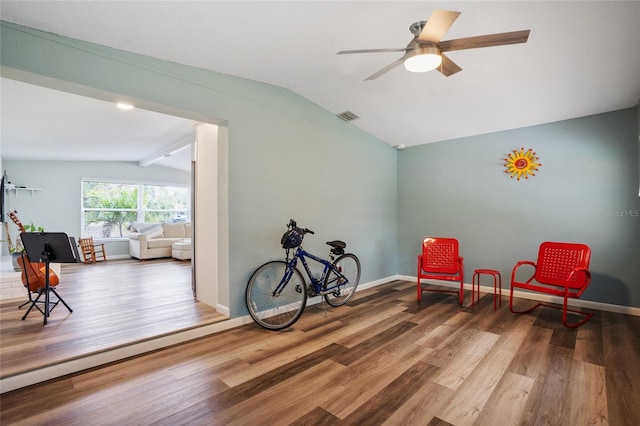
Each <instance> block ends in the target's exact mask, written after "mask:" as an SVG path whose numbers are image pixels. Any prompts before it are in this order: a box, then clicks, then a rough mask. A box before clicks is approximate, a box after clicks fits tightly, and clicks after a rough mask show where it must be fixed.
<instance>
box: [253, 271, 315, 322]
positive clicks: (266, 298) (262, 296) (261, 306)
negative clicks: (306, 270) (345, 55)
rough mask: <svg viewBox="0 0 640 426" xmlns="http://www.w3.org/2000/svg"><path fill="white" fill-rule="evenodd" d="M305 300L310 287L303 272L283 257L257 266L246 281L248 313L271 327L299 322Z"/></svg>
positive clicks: (256, 320)
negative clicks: (291, 265)
mask: <svg viewBox="0 0 640 426" xmlns="http://www.w3.org/2000/svg"><path fill="white" fill-rule="evenodd" d="M286 275H289V276H288V280H287V276H286ZM283 280H286V282H283ZM281 282H282V285H281ZM306 303H307V288H306V284H305V281H304V278H303V277H302V274H301V273H300V271H298V270H297V269H296V268H289V267H288V265H287V263H286V262H283V261H281V260H276V261H272V262H267V263H265V264H264V265H262V266H261V267H259V268H258V269H256V271H255V272H254V273H253V275H251V278H250V279H249V283H248V284H247V293H246V304H247V309H248V310H249V315H251V318H253V320H254V321H255V322H257V323H258V324H259V325H261V326H262V327H264V328H266V329H269V330H281V329H283V328H287V327H289V326H290V325H291V324H293V323H294V322H296V321H297V320H298V318H300V315H302V312H303V311H304V307H305V305H306Z"/></svg>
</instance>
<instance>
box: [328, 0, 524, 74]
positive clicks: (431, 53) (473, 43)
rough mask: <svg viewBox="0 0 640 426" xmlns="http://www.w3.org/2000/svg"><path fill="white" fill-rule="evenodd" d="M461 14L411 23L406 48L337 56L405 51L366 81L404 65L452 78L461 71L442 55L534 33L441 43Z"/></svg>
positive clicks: (445, 12) (441, 12) (434, 15)
mask: <svg viewBox="0 0 640 426" xmlns="http://www.w3.org/2000/svg"><path fill="white" fill-rule="evenodd" d="M459 15H460V12H454V11H450V10H436V11H434V12H433V13H432V14H431V17H430V18H429V20H428V21H420V22H416V23H414V24H412V25H411V26H410V27H409V30H410V31H411V33H412V34H413V39H412V40H411V41H410V42H409V44H407V47H400V48H391V49H364V50H341V51H340V52H338V55H344V54H351V53H374V52H404V55H403V56H402V57H401V58H398V59H396V60H395V61H393V62H391V63H390V64H389V65H387V66H385V67H384V68H382V69H381V70H379V71H377V72H375V73H373V74H372V75H370V76H369V77H367V78H366V79H365V80H373V79H375V78H378V77H380V76H381V75H382V74H384V73H386V72H388V71H391V70H392V69H393V68H395V67H397V66H398V65H400V64H402V63H404V66H405V68H406V69H407V70H408V71H412V72H425V71H431V70H433V69H436V68H437V69H438V71H440V72H441V73H442V74H443V75H444V76H446V77H449V76H450V75H453V74H455V73H457V72H459V71H462V68H460V67H459V66H458V65H457V64H456V63H455V62H453V61H452V60H451V59H449V58H448V57H447V56H446V55H445V54H444V53H443V52H451V51H453V50H464V49H476V48H478V47H491V46H502V45H506V44H518V43H526V42H527V40H528V39H529V32H530V31H531V30H522V31H512V32H508V33H499V34H487V35H482V36H476V37H465V38H458V39H455V40H447V41H440V39H441V38H442V36H443V35H444V34H445V33H446V32H447V31H448V30H449V28H450V27H451V25H452V24H453V22H454V21H455V20H456V19H457V18H458V16H459Z"/></svg>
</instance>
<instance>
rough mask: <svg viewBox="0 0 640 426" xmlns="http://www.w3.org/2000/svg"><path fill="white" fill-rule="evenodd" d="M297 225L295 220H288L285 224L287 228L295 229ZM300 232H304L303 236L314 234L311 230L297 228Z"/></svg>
mask: <svg viewBox="0 0 640 426" xmlns="http://www.w3.org/2000/svg"><path fill="white" fill-rule="evenodd" d="M297 227H298V224H297V223H296V221H295V220H293V219H289V224H287V228H297ZM299 229H301V230H302V232H304V233H305V234H312V235H313V234H315V232H313V231H312V230H311V229H309V228H299Z"/></svg>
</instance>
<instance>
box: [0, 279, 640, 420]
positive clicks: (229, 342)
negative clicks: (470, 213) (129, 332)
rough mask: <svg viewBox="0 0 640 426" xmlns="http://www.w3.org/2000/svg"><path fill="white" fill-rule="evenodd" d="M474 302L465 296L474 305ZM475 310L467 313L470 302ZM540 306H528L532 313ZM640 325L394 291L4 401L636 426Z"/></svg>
mask: <svg viewBox="0 0 640 426" xmlns="http://www.w3.org/2000/svg"><path fill="white" fill-rule="evenodd" d="M467 296H469V294H467ZM467 300H468V299H467ZM528 303H531V302H529V301H526V300H521V301H518V304H521V305H524V304H528ZM639 330H640V318H639V317H634V316H629V315H622V314H615V313H609V312H596V313H595V315H594V317H593V318H592V319H591V321H589V322H588V323H587V324H585V325H584V326H582V327H581V328H579V329H578V330H577V331H576V330H569V329H566V328H564V327H563V326H562V325H561V322H560V312H559V311H557V310H553V309H548V308H543V309H538V310H535V311H534V312H532V313H530V314H526V315H514V314H511V313H510V312H509V310H508V307H507V306H506V304H504V303H503V306H502V307H501V308H499V309H498V310H496V311H494V310H493V300H492V295H483V297H482V298H481V301H480V303H479V304H476V305H475V306H473V307H465V308H462V309H461V308H460V307H459V306H458V304H457V300H456V298H455V297H454V296H452V295H447V294H443V293H425V297H424V298H423V300H422V302H421V304H417V302H416V300H415V287H414V284H413V283H409V282H405V281H396V282H392V283H389V284H385V285H382V286H378V287H375V288H372V289H369V290H366V291H362V292H359V293H357V294H356V297H355V298H354V300H352V301H351V302H349V304H348V305H347V306H343V307H339V308H331V307H326V317H325V313H324V311H323V309H322V306H321V305H314V306H311V307H308V308H307V310H306V311H305V313H304V314H303V315H302V317H301V319H300V320H299V321H298V322H297V323H296V324H295V325H294V326H293V327H292V328H291V329H288V330H286V331H281V332H271V331H267V330H263V329H261V328H259V327H258V326H257V325H255V324H249V325H246V326H242V327H238V328H235V329H232V330H228V331H225V332H221V333H219V334H216V335H212V336H209V337H206V338H202V339H199V340H196V341H193V342H189V343H186V344H181V345H178V346H175V347H172V348H167V349H164V350H160V351H157V352H154V353H151V354H147V355H143V356H139V357H136V358H133V359H129V360H126V361H122V362H118V363H114V364H112V365H108V366H105V367H102V368H97V369H94V370H92V371H87V372H84V373H79V374H76V375H73V376H68V377H63V378H60V379H56V380H53V381H50V382H47V383H42V384H39V385H34V386H32V387H29V388H25V389H20V390H16V391H12V392H9V393H5V394H3V395H1V396H0V403H1V412H0V415H1V417H0V421H1V422H2V424H3V425H13V424H21V425H44V424H47V425H48V424H64V425H103V424H109V425H111V424H113V425H116V424H117V425H134V424H135V425H147V424H166V425H186V424H189V425H192V424H195V425H250V424H251V425H254V424H263V425H324V424H326V425H342V424H344V425H519V424H527V425H586V424H601V425H607V424H609V425H616V426H617V425H630V426H631V425H633V426H635V425H638V424H640V404H638V401H639V400H638V395H639V394H640V393H639V392H640V334H639Z"/></svg>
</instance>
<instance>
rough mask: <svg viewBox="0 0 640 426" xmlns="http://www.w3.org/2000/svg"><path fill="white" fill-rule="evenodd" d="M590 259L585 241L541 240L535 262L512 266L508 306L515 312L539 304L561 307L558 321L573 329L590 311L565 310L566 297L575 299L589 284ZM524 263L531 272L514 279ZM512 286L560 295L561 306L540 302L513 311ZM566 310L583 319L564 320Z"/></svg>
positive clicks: (580, 323)
mask: <svg viewBox="0 0 640 426" xmlns="http://www.w3.org/2000/svg"><path fill="white" fill-rule="evenodd" d="M590 258H591V249H590V248H589V246H587V245H585V244H576V243H559V242H550V241H547V242H544V243H542V244H541V245H540V249H539V251H538V260H537V261H536V262H535V263H534V262H531V261H529V260H523V261H520V262H518V263H517V264H516V266H515V267H514V268H513V271H512V272H511V291H510V293H511V294H510V296H509V309H510V310H511V312H513V313H518V314H524V313H527V312H531V311H532V310H534V309H535V308H537V307H539V306H546V307H549V308H554V309H561V310H562V323H563V324H564V325H565V327H568V328H576V327H579V326H581V325H582V324H584V323H585V322H587V321H589V319H591V317H592V316H593V314H592V313H587V312H581V311H576V310H572V309H568V308H567V302H568V300H569V299H570V298H579V297H580V296H581V295H582V293H583V292H584V291H585V290H586V289H587V287H588V286H589V283H590V282H591V273H590V272H589V261H590ZM525 265H529V267H533V269H534V271H533V274H532V275H531V277H529V279H527V280H526V281H524V282H522V281H518V280H517V278H516V274H517V272H518V270H519V269H520V268H521V267H524V266H525ZM516 288H521V289H524V290H529V291H534V292H538V293H546V294H551V295H554V296H559V297H562V298H563V305H562V307H560V306H555V305H549V304H546V303H542V302H540V303H537V304H535V305H534V306H533V307H531V308H529V309H527V310H524V311H516V310H514V309H513V290H514V289H516ZM567 312H572V313H574V314H578V315H580V316H582V317H583V318H582V319H581V320H580V321H578V322H576V323H571V324H570V323H568V322H567Z"/></svg>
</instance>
